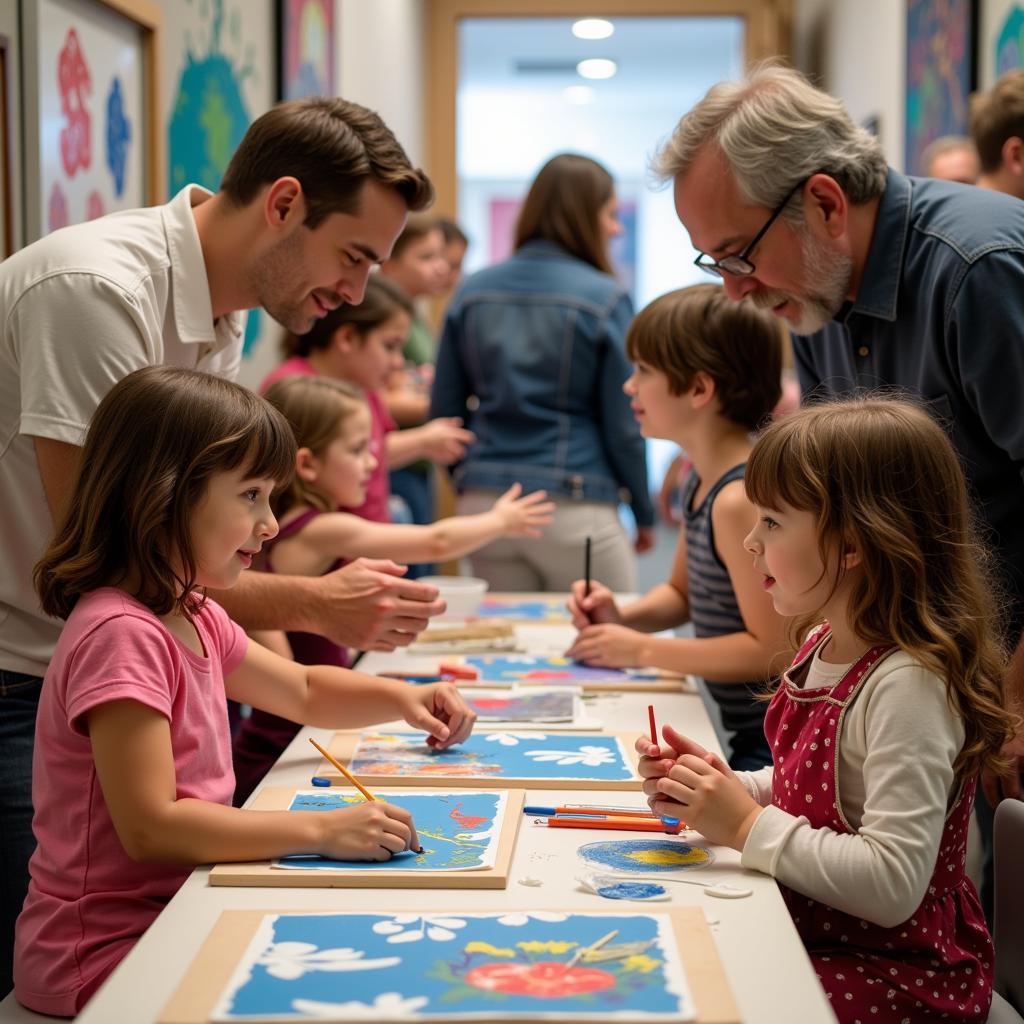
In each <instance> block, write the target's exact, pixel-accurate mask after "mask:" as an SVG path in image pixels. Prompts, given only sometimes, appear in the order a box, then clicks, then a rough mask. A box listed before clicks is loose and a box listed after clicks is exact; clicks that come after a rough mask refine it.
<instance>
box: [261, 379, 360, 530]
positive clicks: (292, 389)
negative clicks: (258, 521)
mask: <svg viewBox="0 0 1024 1024" xmlns="http://www.w3.org/2000/svg"><path fill="white" fill-rule="evenodd" d="M264 397H265V398H266V400H267V401H268V402H269V403H270V404H271V405H272V406H273V407H274V408H275V409H277V410H278V412H280V413H281V415H283V416H284V418H285V419H286V420H287V421H288V423H289V425H290V426H291V428H292V433H293V434H294V435H295V443H296V445H298V447H299V448H308V449H309V450H310V451H311V452H312V453H313V454H314V455H322V454H323V453H324V451H325V449H326V448H327V446H328V445H329V444H330V443H331V442H332V441H333V440H334V439H335V438H336V437H339V436H340V435H341V429H342V427H343V426H344V423H345V420H347V419H348V418H349V416H351V415H352V414H353V413H354V412H356V411H357V410H359V409H365V408H366V399H365V398H364V397H363V393H362V392H361V391H360V390H359V388H357V387H355V386H353V385H352V384H349V383H347V382H346V381H343V380H335V379H334V378H333V377H285V378H283V379H282V380H278V381H274V383H273V384H271V385H270V387H269V388H267V393H266V395H265V396H264ZM296 505H312V506H313V507H314V508H317V509H319V510H320V511H321V512H333V511H335V507H334V505H333V504H332V503H331V500H330V499H329V498H328V497H327V495H326V494H323V493H321V492H320V491H318V490H317V489H316V488H315V487H312V486H310V484H308V483H307V482H306V481H305V480H303V479H302V477H300V476H299V474H298V473H296V474H295V475H294V476H293V477H292V479H291V482H290V483H289V484H288V485H287V486H286V487H283V488H282V489H281V490H280V491H278V492H277V493H276V494H275V495H274V502H273V508H274V515H276V516H283V515H284V514H285V513H286V512H288V511H289V510H290V509H293V508H295V506H296Z"/></svg>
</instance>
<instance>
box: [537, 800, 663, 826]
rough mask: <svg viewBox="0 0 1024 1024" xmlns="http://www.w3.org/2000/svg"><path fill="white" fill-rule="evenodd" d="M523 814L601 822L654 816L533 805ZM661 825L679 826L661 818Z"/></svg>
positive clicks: (594, 809)
mask: <svg viewBox="0 0 1024 1024" xmlns="http://www.w3.org/2000/svg"><path fill="white" fill-rule="evenodd" d="M523 814H533V815H536V816H538V817H546V818H597V819H599V820H602V821H607V820H609V819H611V818H617V817H622V818H648V817H649V818H653V817H654V815H653V814H651V812H650V811H643V810H640V809H639V808H638V809H637V810H635V811H631V810H623V811H620V812H618V813H617V814H609V813H606V812H605V811H603V810H601V809H599V808H596V807H595V808H592V809H591V808H588V807H538V806H534V805H529V804H528V805H527V806H526V807H524V808H523ZM659 820H660V821H661V823H662V824H663V825H665V826H666V827H667V828H676V826H678V825H679V819H678V818H669V817H663V818H659Z"/></svg>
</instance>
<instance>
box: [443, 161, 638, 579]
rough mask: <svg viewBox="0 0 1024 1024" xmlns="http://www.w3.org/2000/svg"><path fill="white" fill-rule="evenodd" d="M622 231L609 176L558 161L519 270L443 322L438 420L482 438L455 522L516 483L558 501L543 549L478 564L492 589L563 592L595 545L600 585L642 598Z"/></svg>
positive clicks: (523, 222) (523, 229) (490, 274)
mask: <svg viewBox="0 0 1024 1024" xmlns="http://www.w3.org/2000/svg"><path fill="white" fill-rule="evenodd" d="M621 231H622V228H621V226H620V224H619V222H618V220H617V216H616V199H615V193H614V185H613V182H612V179H611V176H610V175H609V174H608V172H607V171H606V170H605V169H604V168H603V167H602V166H601V165H600V164H598V163H595V162H594V161H593V160H591V159H589V158H588V157H584V156H577V155H575V154H571V153H563V154H560V155H559V156H556V157H553V158H552V159H551V160H549V161H548V162H547V163H546V164H545V165H544V166H543V167H542V168H541V170H540V172H539V173H538V175H537V177H536V178H535V179H534V182H533V184H532V185H531V186H530V191H529V193H528V194H527V196H526V201H525V202H524V204H523V208H522V211H521V212H520V215H519V221H518V224H517V226H516V247H515V252H514V253H513V255H512V257H511V259H508V260H506V261H505V262H504V263H499V264H497V265H496V266H493V267H488V268H487V269H485V270H481V271H480V272H479V273H476V274H474V275H473V276H472V277H470V278H469V279H468V280H467V281H466V282H465V283H464V284H463V286H462V287H461V288H460V290H459V291H458V293H457V294H456V296H455V299H454V300H453V302H452V304H451V306H450V307H449V310H448V315H447V317H446V319H445V325H444V333H443V335H442V337H441V346H440V350H439V352H438V358H437V374H436V377H435V381H434V389H433V395H432V400H431V411H430V415H431V416H461V417H463V419H464V420H465V421H466V425H467V427H469V428H470V429H471V430H472V431H473V432H474V433H475V434H476V438H477V440H476V443H475V444H473V445H472V447H471V448H470V450H469V452H468V453H467V455H466V458H465V460H464V461H463V462H461V463H460V464H459V465H457V466H456V467H455V469H454V472H453V476H454V481H455V485H456V487H457V489H458V491H459V502H458V511H459V513H460V514H463V513H469V512H474V511H478V510H482V509H483V508H485V507H487V508H490V507H491V505H493V504H494V498H495V496H496V495H497V494H499V493H501V492H502V491H504V490H505V489H507V488H508V487H509V486H510V485H511V484H512V483H514V482H516V481H519V482H520V483H521V484H522V485H523V488H524V490H526V491H530V490H535V489H543V490H546V491H547V492H548V494H549V495H550V496H551V497H552V498H553V499H554V500H555V501H556V503H557V508H556V512H555V522H554V524H553V525H552V526H550V527H548V529H547V531H546V533H545V536H544V537H543V538H542V539H540V540H522V539H516V540H500V541H496V542H494V543H493V544H490V545H488V546H487V547H486V548H483V549H481V550H480V551H478V552H476V553H475V554H474V555H473V556H471V562H472V566H473V571H474V572H475V573H476V574H477V575H478V576H482V577H483V578H485V579H487V580H488V581H489V582H490V584H491V589H493V590H568V589H569V587H570V585H571V584H572V581H573V580H575V579H579V577H580V574H581V569H582V567H583V540H584V538H585V537H587V536H589V537H591V538H592V542H593V549H592V550H593V556H592V568H591V571H592V572H593V574H594V575H595V576H596V577H598V578H600V579H601V580H602V581H604V582H605V583H606V584H607V585H608V586H609V587H610V588H611V589H612V590H617V591H627V590H634V589H636V565H635V559H634V558H633V554H632V552H631V550H630V543H629V538H628V536H627V535H626V532H625V530H624V529H623V527H622V525H621V524H620V522H619V518H618V503H619V501H620V500H624V501H626V502H628V503H629V505H630V506H631V507H632V509H633V513H634V515H635V517H636V522H637V536H636V540H635V542H634V544H633V547H634V548H635V550H636V551H637V552H642V551H645V550H647V549H648V548H649V547H650V546H651V543H652V540H653V522H654V511H653V507H652V504H651V498H650V495H649V493H648V489H647V461H646V457H645V452H644V441H643V438H642V437H641V436H640V431H639V428H638V427H637V424H636V421H635V420H634V418H633V415H632V413H631V411H630V407H629V399H628V398H627V397H626V396H625V395H624V394H623V391H622V385H623V383H624V382H625V381H626V378H627V377H629V375H630V373H631V372H632V368H631V367H630V364H629V362H628V360H627V359H626V355H625V346H624V339H625V334H626V328H627V327H628V325H629V321H630V319H631V317H632V313H633V310H632V304H631V303H630V299H629V296H628V294H627V293H626V291H625V289H624V288H623V287H622V286H621V285H620V284H619V283H618V282H617V281H616V280H615V279H614V278H613V277H612V274H611V264H610V262H609V258H608V243H609V241H610V240H611V238H613V237H614V236H615V235H617V234H619V233H621Z"/></svg>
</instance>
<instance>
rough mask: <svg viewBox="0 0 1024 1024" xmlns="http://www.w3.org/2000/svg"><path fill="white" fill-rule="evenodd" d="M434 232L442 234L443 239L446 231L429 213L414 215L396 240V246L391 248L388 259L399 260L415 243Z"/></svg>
mask: <svg viewBox="0 0 1024 1024" xmlns="http://www.w3.org/2000/svg"><path fill="white" fill-rule="evenodd" d="M434 231H437V232H440V234H441V237H442V238H444V231H443V230H442V228H441V222H440V221H439V220H438V219H437V217H435V216H433V215H432V214H429V213H414V214H412V216H411V217H409V219H408V220H407V221H406V222H405V227H404V228H402V233H401V234H400V235H399V236H398V237H397V238H396V239H395V244H394V245H393V246H392V248H391V255H390V256H389V257H388V259H389V260H395V259H398V258H399V256H401V255H402V253H403V252H405V250H406V249H408V248H409V246H410V245H412V243H413V242H418V241H419V240H420V239H421V238H426V237H427V235H429V234H431V232H434Z"/></svg>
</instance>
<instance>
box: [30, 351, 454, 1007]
mask: <svg viewBox="0 0 1024 1024" xmlns="http://www.w3.org/2000/svg"><path fill="white" fill-rule="evenodd" d="M294 462H295V442H294V438H293V436H292V432H291V429H290V428H289V426H288V424H287V422H286V421H285V420H284V418H283V417H282V416H281V415H280V413H278V412H277V411H276V410H275V409H274V408H273V407H272V406H270V405H269V404H268V403H267V402H265V401H264V400H263V399H261V398H259V397H258V396H256V395H254V394H253V393H252V392H249V391H246V390H245V389H244V388H241V387H239V386H237V385H235V384H232V383H230V382H228V381H225V380H222V379H220V378H217V377H212V376H209V375H207V374H203V373H199V372H197V371H194V370H183V369H173V368H170V367H149V368H146V369H143V370H139V371H137V372H135V373H132V374H130V375H129V376H127V377H125V378H124V379H123V380H122V381H121V382H120V383H118V384H117V385H115V387H114V388H112V389H111V391H110V392H109V394H108V395H107V397H106V398H105V399H104V400H103V401H102V402H101V403H100V406H99V408H98V409H97V411H96V414H95V417H94V419H93V421H92V424H91V426H90V428H89V433H88V436H87V438H86V441H85V446H84V448H83V450H82V455H81V463H80V470H79V476H78V480H77V481H76V483H75V486H74V492H73V494H72V496H71V499H70V500H69V502H68V504H67V511H66V513H65V515H64V519H63V521H62V522H61V524H60V525H59V527H58V530H57V534H56V537H55V539H54V541H53V542H52V544H51V545H50V548H49V550H48V551H47V552H46V554H45V555H44V556H43V558H42V560H41V561H40V562H39V564H38V566H37V567H36V572H35V583H36V589H37V590H38V592H39V596H40V600H41V604H42V607H43V609H44V610H45V611H46V612H47V613H48V614H50V615H54V616H59V617H61V618H65V619H66V620H67V624H66V626H65V628H64V631H63V633H62V634H61V637H60V640H59V642H58V644H57V648H56V651H55V653H54V656H53V660H52V661H51V662H50V667H49V669H48V671H47V674H46V680H45V683H44V685H43V692H42V698H41V700H40V705H39V714H38V719H37V726H36V743H35V755H34V762H33V787H32V800H33V804H34V807H35V818H34V821H33V830H34V832H35V836H36V841H37V843H38V846H37V849H36V852H35V853H34V854H33V856H32V860H31V862H30V864H29V871H30V875H31V880H30V883H29V892H28V897H27V898H26V900H25V906H24V909H23V910H22V913H21V916H20V917H19V918H18V924H17V931H16V937H15V960H14V980H15V994H16V996H17V998H18V999H19V1001H20V1002H22V1003H23V1004H24V1005H25V1006H28V1007H29V1008H31V1009H33V1010H37V1011H39V1012H41V1013H49V1014H57V1015H62V1016H72V1015H74V1014H75V1013H77V1012H78V1011H79V1010H80V1009H81V1008H82V1006H83V1005H84V1003H85V1002H86V1001H87V1000H88V999H89V997H90V996H91V995H92V993H93V992H94V991H95V990H96V988H97V987H98V986H99V985H100V984H101V982H102V981H103V980H104V979H105V978H106V977H107V975H108V974H109V973H110V972H111V971H112V970H113V968H114V967H115V966H116V965H117V964H118V963H119V962H120V961H121V959H122V958H123V957H124V956H125V954H126V953H127V952H128V951H129V950H130V949H131V947H132V946H133V945H134V944H135V942H136V941H137V940H138V939H139V937H140V936H141V935H142V933H143V932H144V931H145V930H146V928H147V927H148V926H149V925H150V924H151V923H152V921H153V920H154V918H155V917H156V916H157V914H159V912H160V910H161V909H162V908H163V906H164V905H165V904H166V903H167V902H168V900H169V899H170V898H171V896H173V895H174V892H175V891H176V890H177V888H178V887H179V886H180V885H181V883H182V882H183V881H184V880H185V878H186V876H187V874H188V871H189V869H190V868H191V867H192V866H193V865H196V864H206V863H214V862H217V861H250V860H266V859H269V858H274V857H280V856H286V855H288V854H295V853H316V854H322V855H324V856H327V857H333V858H339V859H348V860H386V859H388V858H389V857H391V856H392V855H393V854H395V853H401V852H402V851H404V850H407V849H416V848H418V845H419V841H418V839H417V836H416V830H415V826H414V825H413V822H412V819H411V817H410V816H409V815H408V813H407V812H405V811H403V810H402V809H400V808H397V807H393V806H391V805H389V804H386V803H383V802H379V801H375V802H373V803H362V804H359V805H357V806H353V807H351V808H346V809H345V810H340V811H331V812H306V813H300V812H283V813H267V812H254V811H244V810H238V809H235V808H233V807H231V806H230V803H231V794H232V790H233V788H234V778H233V774H232V771H231V749H230V738H229V734H228V724H227V715H226V709H225V695H226V694H227V695H229V696H231V697H232V698H234V699H235V700H238V701H244V702H245V703H247V704H252V705H253V706H255V707H259V708H263V709H265V710H267V711H270V712H272V713H274V714H278V715H283V716H287V717H288V718H290V719H292V720H293V721H297V722H307V723H309V724H311V725H320V726H327V727H342V726H345V727H353V726H354V727H358V726H363V725H369V724H371V723H376V722H383V721H389V720H392V719H394V718H396V717H397V718H403V719H405V720H406V721H407V722H409V723H410V724H413V725H415V726H416V727H417V728H422V729H424V730H426V731H427V732H428V733H430V737H431V738H430V740H429V742H431V743H432V744H434V745H436V746H438V747H447V746H450V745H451V744H453V743H457V742H459V741H460V740H463V739H465V738H466V736H468V734H469V732H470V730H471V729H472V724H473V715H472V713H470V712H469V711H468V709H467V708H466V706H465V705H464V703H463V702H462V700H461V698H460V697H459V696H458V694H457V692H456V691H455V689H454V688H453V687H451V686H449V685H434V686H426V687H416V686H410V685H407V684H404V683H399V682H395V681H392V680H386V679H376V678H374V677H372V676H367V675H363V674H361V673H357V672H352V671H348V670H345V669H339V668H335V667H325V666H314V667H307V666H303V665H298V664H296V663H294V662H292V661H289V660H287V659H285V658H282V657H280V656H279V655H277V654H274V653H272V652H271V651H268V650H267V649H265V648H263V647H261V646H260V645H259V644H257V643H254V642H251V641H249V640H247V638H246V636H245V634H244V633H243V632H242V631H241V630H240V629H239V627H238V626H236V625H235V624H234V623H232V622H231V620H230V619H229V618H228V617H227V615H226V614H225V612H224V611H223V610H222V609H221V608H220V607H219V606H218V605H216V604H215V603H214V602H213V601H210V600H207V599H205V596H204V588H206V587H213V588H218V589H224V588H227V587H230V586H232V585H234V583H235V582H237V580H238V577H239V574H240V573H241V572H242V570H243V569H247V568H248V567H249V565H250V564H251V562H252V559H253V558H254V557H255V555H256V554H257V552H258V551H259V549H260V547H261V546H262V544H263V543H264V542H265V541H267V540H270V539H271V538H273V537H274V536H275V535H276V533H277V521H276V519H275V518H274V515H273V512H272V510H271V504H270V499H271V492H272V491H273V490H274V488H275V487H276V486H278V485H280V484H281V483H283V482H285V481H287V480H288V479H289V478H290V477H291V474H292V471H293V467H294Z"/></svg>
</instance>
